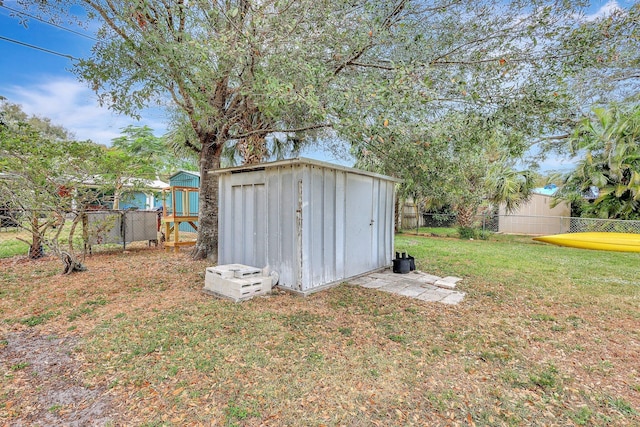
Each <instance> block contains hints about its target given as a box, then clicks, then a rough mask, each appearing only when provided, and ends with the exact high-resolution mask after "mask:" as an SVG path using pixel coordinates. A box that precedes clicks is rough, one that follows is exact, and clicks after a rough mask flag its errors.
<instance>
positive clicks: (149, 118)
mask: <svg viewBox="0 0 640 427" xmlns="http://www.w3.org/2000/svg"><path fill="white" fill-rule="evenodd" d="M632 2H633V0H619V1H618V3H616V1H608V2H607V1H594V2H592V6H591V8H590V9H589V13H592V14H593V15H594V16H595V15H597V14H601V13H603V12H605V11H607V10H611V8H613V7H616V6H617V5H618V4H620V5H621V6H622V7H625V6H628V5H629V4H631V3H632ZM0 4H3V5H4V6H0V38H9V39H13V40H16V41H19V42H22V43H27V44H30V45H34V46H38V47H41V48H44V49H48V50H51V51H54V52H57V53H60V54H64V55H71V56H73V57H75V58H82V57H85V56H88V55H89V54H90V52H91V47H92V45H93V40H91V39H90V38H86V37H83V36H81V35H77V34H74V33H71V32H68V31H65V30H62V29H59V28H56V27H54V26H51V25H47V24H44V23H41V22H38V21H36V20H34V19H29V20H28V26H27V27H25V26H24V25H23V24H21V23H20V21H19V20H18V19H17V18H16V17H12V16H11V15H12V13H13V12H12V11H11V10H9V8H11V9H17V8H18V7H17V6H16V2H15V0H4V1H0ZM68 28H72V29H73V30H74V31H77V32H80V33H83V34H86V35H87V36H89V37H90V36H91V33H90V32H89V31H87V30H84V29H81V28H77V27H68ZM71 65H72V61H71V60H70V59H69V58H66V57H62V56H59V55H56V54H54V53H48V52H43V51H40V50H37V49H34V48H30V47H26V46H23V45H19V44H16V43H13V42H9V41H7V40H4V39H0V95H2V96H4V97H6V98H7V99H8V100H9V101H10V102H13V103H16V104H20V105H22V109H23V110H24V111H25V112H26V113H28V114H33V115H37V116H40V117H48V118H50V119H51V121H52V122H53V123H55V124H58V125H62V126H64V127H65V128H66V129H68V130H69V131H71V132H73V134H74V135H75V136H76V138H78V139H91V140H93V141H95V142H98V143H101V144H109V143H110V142H111V140H112V139H113V138H116V137H117V136H119V135H120V130H121V129H122V128H124V127H125V126H127V125H129V124H134V125H147V126H149V127H150V128H152V129H154V131H155V134H156V135H161V134H163V133H164V132H165V131H166V119H165V117H164V114H163V112H162V111H158V110H150V111H147V112H145V113H144V114H143V117H142V119H141V120H140V121H139V122H138V121H136V120H134V119H131V118H129V117H125V116H119V115H116V114H114V113H112V112H111V111H110V110H108V109H107V108H106V107H100V106H99V104H98V101H97V97H96V95H95V94H94V93H93V92H92V91H91V90H90V89H89V88H88V87H87V86H86V85H85V84H84V83H81V82H79V81H78V79H77V78H76V76H75V75H74V74H72V73H71V72H70V68H71ZM303 155H305V156H307V157H312V158H318V159H320V160H328V161H338V162H340V163H343V164H344V160H341V159H333V158H331V157H332V156H331V155H330V154H323V153H321V152H308V153H303ZM563 163H565V164H566V161H565V162H563V161H561V160H559V159H550V160H549V162H548V163H547V164H545V165H543V166H544V168H545V169H557V168H559V167H561V166H562V165H563Z"/></svg>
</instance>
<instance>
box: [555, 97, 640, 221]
mask: <svg viewBox="0 0 640 427" xmlns="http://www.w3.org/2000/svg"><path fill="white" fill-rule="evenodd" d="M570 143H571V145H570V149H571V152H572V153H573V154H575V155H578V154H581V155H582V156H583V158H582V160H580V162H579V163H578V165H577V166H576V168H575V170H573V171H572V172H570V173H569V174H568V175H567V177H566V179H565V185H564V188H562V190H561V192H560V193H559V194H558V197H559V198H560V199H563V200H568V201H571V202H577V203H579V205H580V206H581V211H582V215H584V216H588V217H598V218H609V219H640V106H635V107H633V108H630V109H624V108H619V107H615V106H614V107H611V108H595V109H594V110H593V115H592V116H591V117H587V118H585V119H584V120H582V122H581V123H580V124H579V126H577V128H576V130H575V132H574V134H573V136H572V138H571V140H570ZM596 189H597V190H596ZM593 193H595V195H596V196H597V197H596V199H595V200H594V201H593V202H592V203H589V202H587V201H586V200H585V195H586V194H593Z"/></svg>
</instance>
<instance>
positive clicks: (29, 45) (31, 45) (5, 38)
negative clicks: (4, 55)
mask: <svg viewBox="0 0 640 427" xmlns="http://www.w3.org/2000/svg"><path fill="white" fill-rule="evenodd" d="M0 40H5V41H8V42H10V43H15V44H18V45H20V46H25V47H28V48H31V49H35V50H40V51H42V52H46V53H50V54H52V55H58V56H62V57H63V58H67V59H71V60H73V61H79V60H80V58H76V57H75V56H71V55H67V54H66V53H60V52H56V51H55V50H49V49H45V48H43V47H40V46H36V45H33V44H29V43H25V42H21V41H19V40H14V39H10V38H8V37H4V36H0Z"/></svg>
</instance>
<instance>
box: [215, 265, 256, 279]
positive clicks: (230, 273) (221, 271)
mask: <svg viewBox="0 0 640 427" xmlns="http://www.w3.org/2000/svg"><path fill="white" fill-rule="evenodd" d="M253 270H257V271H258V273H259V272H260V270H259V269H257V268H254V267H249V266H247V265H243V264H224V265H216V266H215V267H207V272H211V274H215V275H217V276H220V277H222V278H224V279H231V278H233V277H236V272H240V271H241V272H245V271H253ZM238 278H239V279H242V277H238Z"/></svg>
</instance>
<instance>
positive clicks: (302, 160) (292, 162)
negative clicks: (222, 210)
mask: <svg viewBox="0 0 640 427" xmlns="http://www.w3.org/2000/svg"><path fill="white" fill-rule="evenodd" d="M297 165H307V166H316V167H322V168H328V169H334V170H340V171H344V172H349V173H353V174H357V175H364V176H370V177H374V178H380V179H384V180H387V181H393V182H402V180H401V179H398V178H393V177H391V176H387V175H382V174H378V173H375V172H368V171H364V170H361V169H356V168H350V167H347V166H341V165H336V164H333V163H329V162H323V161H320V160H314V159H308V158H306V157H296V158H294V159H286V160H277V161H275V162H269V163H257V164H253V165H242V166H234V167H230V168H224V169H217V170H214V171H209V174H212V175H215V174H225V173H244V172H252V171H259V170H265V169H269V168H277V167H282V166H297Z"/></svg>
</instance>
